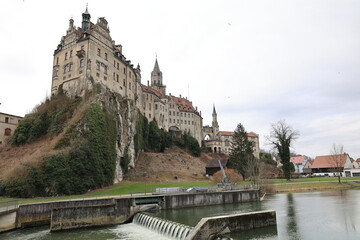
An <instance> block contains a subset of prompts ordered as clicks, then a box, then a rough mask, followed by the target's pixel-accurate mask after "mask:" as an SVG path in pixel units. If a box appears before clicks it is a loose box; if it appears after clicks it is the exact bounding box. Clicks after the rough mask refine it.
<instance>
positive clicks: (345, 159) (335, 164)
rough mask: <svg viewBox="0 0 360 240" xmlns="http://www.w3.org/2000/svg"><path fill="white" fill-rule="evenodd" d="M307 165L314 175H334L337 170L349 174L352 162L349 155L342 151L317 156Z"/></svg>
mask: <svg viewBox="0 0 360 240" xmlns="http://www.w3.org/2000/svg"><path fill="white" fill-rule="evenodd" d="M309 167H310V169H311V173H313V174H315V175H324V176H334V175H335V173H337V172H344V173H345V175H351V172H352V171H351V170H352V169H353V164H352V160H351V158H350V157H349V155H348V154H347V153H344V154H337V155H326V156H317V157H316V158H315V159H314V160H313V161H311V162H310V164H309ZM347 172H348V173H347Z"/></svg>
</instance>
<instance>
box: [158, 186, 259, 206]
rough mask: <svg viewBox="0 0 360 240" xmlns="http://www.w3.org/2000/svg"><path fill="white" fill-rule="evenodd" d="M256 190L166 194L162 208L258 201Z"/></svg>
mask: <svg viewBox="0 0 360 240" xmlns="http://www.w3.org/2000/svg"><path fill="white" fill-rule="evenodd" d="M259 199H260V198H259V191H258V190H242V191H229V192H211V193H199V194H193V193H189V194H178V195H166V196H165V201H164V203H163V205H162V208H163V209H173V208H183V207H196V206H205V205H216V204H226V203H239V202H248V201H258V200H259Z"/></svg>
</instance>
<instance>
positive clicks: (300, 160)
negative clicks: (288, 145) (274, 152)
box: [290, 156, 305, 164]
mask: <svg viewBox="0 0 360 240" xmlns="http://www.w3.org/2000/svg"><path fill="white" fill-rule="evenodd" d="M304 160H305V156H296V157H291V158H290V161H291V162H292V163H294V164H302V163H303V162H304Z"/></svg>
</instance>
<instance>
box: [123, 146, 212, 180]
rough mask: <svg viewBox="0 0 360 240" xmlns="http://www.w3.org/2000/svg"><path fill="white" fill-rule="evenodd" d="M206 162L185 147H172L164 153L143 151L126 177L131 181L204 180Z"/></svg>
mask: <svg viewBox="0 0 360 240" xmlns="http://www.w3.org/2000/svg"><path fill="white" fill-rule="evenodd" d="M205 166H206V163H204V162H203V161H201V159H200V158H197V157H193V156H191V155H190V154H188V153H187V152H186V151H184V150H183V149H180V148H178V147H170V148H168V149H166V150H165V152H164V153H151V152H142V153H141V154H140V157H139V159H138V160H137V162H136V163H135V168H134V169H131V170H129V172H128V173H127V174H126V175H125V179H126V180H129V181H151V182H173V181H204V180H207V178H206V177H205Z"/></svg>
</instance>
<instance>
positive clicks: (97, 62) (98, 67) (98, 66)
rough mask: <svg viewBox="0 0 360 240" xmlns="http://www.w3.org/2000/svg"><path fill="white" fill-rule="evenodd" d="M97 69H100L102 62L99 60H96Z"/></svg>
mask: <svg viewBox="0 0 360 240" xmlns="http://www.w3.org/2000/svg"><path fill="white" fill-rule="evenodd" d="M96 70H97V71H100V62H99V61H96Z"/></svg>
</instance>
